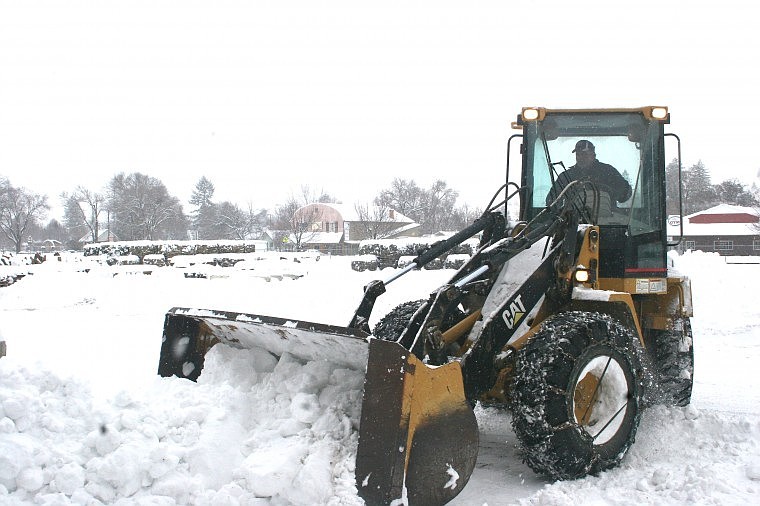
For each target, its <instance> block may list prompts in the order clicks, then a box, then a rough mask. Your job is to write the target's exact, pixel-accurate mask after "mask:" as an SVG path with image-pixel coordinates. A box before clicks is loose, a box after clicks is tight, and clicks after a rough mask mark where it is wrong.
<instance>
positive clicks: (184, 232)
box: [0, 160, 760, 252]
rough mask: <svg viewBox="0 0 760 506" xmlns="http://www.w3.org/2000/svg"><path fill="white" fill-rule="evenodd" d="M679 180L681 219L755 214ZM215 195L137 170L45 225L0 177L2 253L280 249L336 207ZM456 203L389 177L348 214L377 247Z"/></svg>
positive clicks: (76, 193)
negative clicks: (37, 248) (128, 244)
mask: <svg viewBox="0 0 760 506" xmlns="http://www.w3.org/2000/svg"><path fill="white" fill-rule="evenodd" d="M665 179H666V191H667V195H668V198H667V212H668V214H678V212H679V208H678V206H679V201H678V198H677V195H678V184H679V178H678V163H677V161H676V160H674V161H673V162H671V163H670V164H668V166H667V167H666V171H665ZM681 179H682V180H681V189H682V191H681V202H682V205H683V213H684V214H685V215H688V214H692V213H695V212H698V211H702V210H704V209H708V208H710V207H713V206H715V205H717V204H719V203H726V204H734V205H740V206H745V207H758V206H760V203H759V202H760V190H758V188H757V187H756V186H755V185H752V187H748V186H746V185H744V184H742V183H740V182H739V181H737V180H736V179H728V180H725V181H723V182H721V183H719V184H712V182H711V180H710V172H709V170H708V169H707V168H706V167H705V165H704V164H703V163H702V162H701V161H699V162H697V163H696V164H694V165H692V166H691V167H688V168H686V169H684V170H683V172H682V178H681ZM214 192H215V188H214V184H213V182H212V181H211V180H209V179H208V178H206V177H205V176H204V177H201V178H200V180H199V181H198V182H197V183H196V184H195V186H194V188H193V191H192V195H191V197H190V200H189V202H188V204H189V207H190V210H189V212H187V213H186V212H185V208H184V206H183V204H182V202H181V201H180V200H179V199H178V198H177V197H175V196H173V195H171V194H170V193H169V191H168V189H167V188H166V186H165V185H164V184H163V182H162V181H161V180H159V179H157V178H154V177H151V176H149V175H146V174H142V173H139V172H133V173H129V174H126V173H119V174H116V175H115V176H113V178H112V179H111V180H110V181H109V182H108V184H107V185H106V187H105V188H103V189H100V190H93V189H91V188H87V187H85V186H82V185H79V186H76V187H75V188H74V189H72V190H71V191H69V192H64V193H62V194H61V195H60V199H61V201H62V204H63V208H64V216H63V221H62V222H59V221H58V220H55V219H52V220H49V221H48V222H47V223H45V219H46V217H47V212H48V211H49V210H50V204H49V201H48V196H46V195H40V194H37V193H35V192H33V191H31V190H28V189H26V188H19V187H15V186H13V185H12V184H11V182H10V181H9V180H8V179H7V178H5V177H3V176H0V247H4V248H12V249H14V250H15V251H17V252H18V251H21V249H22V247H23V246H24V245H25V244H27V246H28V247H30V249H32V248H33V244H34V243H35V242H37V243H39V242H41V241H43V240H45V239H55V240H57V241H60V242H61V243H62V244H63V245H64V247H66V248H68V249H77V248H78V247H80V246H81V242H82V241H81V240H82V239H83V238H86V239H88V240H87V241H86V242H96V241H98V240H103V239H106V238H105V237H104V235H106V234H110V235H111V236H112V237H115V238H117V239H118V240H122V241H133V240H169V239H201V240H219V239H252V238H258V237H259V236H260V234H261V232H262V231H263V230H264V229H268V230H270V231H272V232H273V234H274V237H273V238H274V240H275V241H276V242H278V243H281V240H282V238H283V237H295V242H296V246H298V245H300V242H301V239H302V238H303V237H304V234H306V233H307V232H308V230H309V227H311V225H312V224H313V223H314V222H315V221H318V217H316V216H309V215H308V214H303V213H301V214H300V215H298V214H297V213H296V211H297V210H298V209H301V208H303V207H304V206H306V205H308V204H311V203H340V202H339V200H338V199H337V198H335V197H334V196H332V195H330V194H328V193H326V192H325V191H323V190H319V191H316V190H314V189H313V188H311V187H309V186H308V185H304V186H302V187H301V191H300V193H298V194H291V195H289V196H288V197H286V198H285V199H283V202H282V204H279V205H276V206H275V207H274V209H262V208H256V207H254V206H253V205H252V204H250V203H249V204H248V205H247V206H246V207H241V206H240V205H239V204H236V203H233V202H229V201H222V202H218V201H216V200H215V198H214ZM458 198H459V193H458V192H457V191H456V190H455V189H453V188H451V187H449V186H448V184H447V183H446V182H445V181H443V180H436V181H434V182H433V183H432V184H431V185H430V186H428V187H422V186H420V185H419V184H418V183H417V182H416V181H414V180H413V179H403V178H396V179H394V180H393V182H392V183H391V184H390V186H389V187H388V188H384V189H381V190H380V191H379V192H378V193H377V195H376V197H375V198H374V199H373V200H372V201H371V202H366V203H361V202H357V203H355V204H353V207H354V210H355V211H356V215H357V216H358V217H359V224H360V226H362V227H364V229H365V230H364V231H363V232H364V233H363V235H364V236H365V237H368V238H373V239H376V238H379V237H382V236H383V234H385V233H386V232H387V231H389V230H390V228H391V227H393V226H394V225H393V224H392V223H389V219H388V216H389V213H388V210H391V209H392V210H394V211H395V212H398V213H401V214H403V215H404V216H407V217H408V218H411V219H412V220H414V221H415V222H417V223H419V224H420V226H421V230H422V233H426V234H428V233H434V232H438V231H441V230H459V229H461V228H464V227H465V226H467V225H469V224H470V223H472V221H473V220H474V219H475V218H477V216H478V215H479V214H480V212H481V210H480V209H477V208H471V207H469V206H468V205H467V204H463V205H458V204H457V199H458ZM30 242H31V243H32V244H31V245H30V244H28V243H30Z"/></svg>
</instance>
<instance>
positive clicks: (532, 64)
mask: <svg viewBox="0 0 760 506" xmlns="http://www.w3.org/2000/svg"><path fill="white" fill-rule="evenodd" d="M756 5H759V4H756V3H755V2H749V1H746V2H744V1H737V0H724V1H721V2H709V3H707V2H696V1H692V2H665V1H662V0H659V1H650V0H645V1H636V2H626V3H622V2H608V1H573V2H567V1H555V0H542V1H540V2H535V1H530V0H524V1H522V2H502V1H490V2H448V1H440V0H439V1H435V2H430V1H383V2H372V3H370V2H359V1H290V2H285V1H279V2H275V1H267V2H264V1H223V0H222V1H220V0H214V1H207V2H202V1H181V2H180V1H112V0H98V1H33V0H28V1H23V2H22V1H13V2H12V1H7V0H0V175H3V176H5V177H7V178H9V179H10V181H11V183H12V184H14V185H15V186H24V187H27V188H29V189H30V190H33V191H36V192H38V193H45V194H48V196H49V198H50V200H51V204H54V205H57V204H58V197H57V196H58V195H59V194H60V192H61V191H71V190H73V188H74V187H75V186H76V185H78V184H82V185H84V186H86V187H88V188H90V189H93V190H100V189H102V188H103V187H104V185H105V184H106V183H107V182H108V181H109V180H110V179H111V177H113V176H114V175H115V174H116V173H118V172H122V171H123V172H127V173H129V172H134V171H139V172H143V173H146V174H149V175H151V176H153V177H157V178H159V179H161V180H162V181H163V182H164V183H165V184H166V185H167V187H168V189H169V191H170V193H172V194H173V195H175V196H177V197H178V198H180V200H182V201H183V203H184V204H185V209H186V211H189V210H190V206H189V204H188V203H187V200H188V199H189V197H190V194H191V192H192V189H193V187H194V186H195V183H196V182H197V181H198V179H199V178H200V177H201V176H203V175H205V176H206V177H208V178H209V179H210V180H211V181H212V182H213V183H214V185H215V186H216V194H215V200H216V201H222V200H231V201H234V202H237V203H240V204H241V205H247V203H248V202H250V203H252V204H253V206H254V207H256V208H261V207H265V208H271V207H273V206H274V205H276V204H278V203H282V202H284V201H285V200H286V199H287V197H288V196H289V195H290V194H291V193H297V192H298V191H299V188H300V186H301V185H303V184H308V185H310V186H311V187H312V188H315V189H323V190H324V191H326V192H327V193H330V194H332V195H334V196H335V197H337V198H338V199H340V200H341V201H342V202H344V203H346V204H353V203H355V202H357V201H361V202H368V201H370V200H371V199H372V198H373V197H374V196H375V195H377V193H378V192H379V191H380V190H381V189H383V188H386V187H388V186H389V185H390V183H391V181H392V180H393V178H394V177H404V178H412V179H414V180H416V181H417V182H418V184H420V185H421V186H428V185H429V184H430V183H431V182H432V181H433V180H434V179H435V178H442V179H444V180H445V181H447V182H448V183H449V185H450V186H451V187H453V188H454V189H456V190H458V191H459V192H460V199H459V203H460V204H461V203H465V202H466V203H468V204H469V205H471V206H473V207H475V206H478V207H482V206H483V205H485V203H486V202H487V200H488V199H489V198H490V197H491V194H492V193H493V191H495V189H496V188H497V187H498V185H499V184H501V182H502V180H503V173H504V165H505V161H506V140H507V138H508V137H509V136H510V135H511V134H512V133H513V131H512V130H511V129H510V128H509V125H510V123H511V122H512V121H513V120H514V119H515V118H516V115H517V113H518V112H519V111H520V108H521V107H522V106H526V105H542V106H546V107H637V106H642V105H668V106H669V107H670V110H671V117H672V125H671V126H670V127H669V131H671V132H675V133H677V134H678V135H679V136H680V137H681V140H682V148H683V153H682V156H683V161H684V163H685V165H686V166H687V167H688V166H689V165H690V164H692V163H694V162H696V161H697V160H699V159H701V160H702V161H703V162H704V163H705V165H706V166H707V168H708V169H709V170H710V171H711V174H712V179H713V183H718V182H721V181H723V180H725V179H728V178H738V179H740V180H741V181H743V182H745V183H747V184H749V183H752V182H754V181H757V173H758V169H759V168H760V160H758V159H757V158H756V156H755V155H754V153H755V152H756V151H757V149H756V145H757V130H758V128H757V125H756V118H759V117H760V100H758V99H757V96H756V95H757V90H758V89H760V86H759V84H760V82H759V78H758V77H757V70H756V69H755V67H756V65H757V61H758V56H757V55H758V49H760V43H758V39H757V28H756V26H755V25H756V22H757V19H758V11H759V10H760V8H759V7H756ZM600 158H602V159H603V157H602V155H601V154H600Z"/></svg>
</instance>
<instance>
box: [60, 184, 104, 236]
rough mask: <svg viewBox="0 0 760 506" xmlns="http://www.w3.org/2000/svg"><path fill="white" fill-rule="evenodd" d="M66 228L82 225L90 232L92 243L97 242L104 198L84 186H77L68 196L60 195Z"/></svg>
mask: <svg viewBox="0 0 760 506" xmlns="http://www.w3.org/2000/svg"><path fill="white" fill-rule="evenodd" d="M61 198H62V199H63V200H64V208H65V213H66V215H65V217H66V221H67V226H70V228H79V226H81V225H84V226H85V227H87V230H88V231H89V232H90V236H91V237H92V242H97V240H98V236H99V235H100V216H101V214H102V213H103V212H104V210H105V202H106V198H105V196H103V195H102V194H100V193H97V192H94V191H92V190H89V189H87V188H85V187H84V186H81V185H80V186H77V187H76V188H75V189H74V191H73V192H72V193H71V194H70V195H69V194H67V193H62V194H61Z"/></svg>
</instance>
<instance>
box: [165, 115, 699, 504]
mask: <svg viewBox="0 0 760 506" xmlns="http://www.w3.org/2000/svg"><path fill="white" fill-rule="evenodd" d="M669 122H670V115H669V112H668V109H667V108H665V107H653V106H647V107H641V108H633V109H588V110H586V109H578V110H565V109H547V108H541V107H526V108H523V109H522V111H521V113H520V114H519V115H518V117H517V121H516V122H514V123H513V124H512V126H513V128H515V129H517V130H520V132H519V133H516V134H515V135H513V136H512V137H510V139H509V141H508V150H507V159H508V161H507V168H506V178H505V182H504V184H503V186H502V187H501V188H500V189H499V190H498V191H496V192H494V196H493V198H492V199H491V200H490V202H489V203H488V205H487V206H486V210H485V211H484V212H483V214H482V215H481V216H480V217H479V218H478V219H477V220H475V221H474V222H473V223H472V224H471V225H470V226H468V227H466V228H465V229H463V230H461V231H460V232H458V233H456V234H454V235H453V236H451V237H450V238H449V239H446V240H444V241H441V242H439V243H435V244H433V245H431V246H430V247H429V248H428V249H426V250H424V251H421V252H420V254H419V255H418V256H417V257H416V258H415V259H414V261H413V262H412V263H410V264H409V265H408V266H407V267H405V268H404V269H401V270H397V271H394V273H393V275H392V276H390V278H389V279H386V280H384V281H381V280H377V281H373V282H371V283H369V284H368V285H367V286H365V287H364V294H363V297H362V298H361V300H360V302H359V304H358V307H357V309H356V311H355V313H354V315H353V317H352V318H351V320H350V322H349V324H348V325H347V326H346V327H339V326H330V325H323V324H319V323H313V322H305V321H298V320H292V319H287V318H280V317H272V316H264V315H258V314H255V313H250V314H249V313H237V312H226V311H219V310H203V309H193V308H173V309H171V310H170V311H169V312H168V313H167V315H166V319H165V325H164V334H163V343H162V347H161V357H160V364H159V370H158V372H159V374H161V375H164V376H169V375H177V376H180V377H185V378H188V379H191V380H195V379H197V377H198V376H199V374H200V373H201V370H202V367H203V359H204V355H205V354H206V352H207V351H208V349H209V348H210V347H211V346H214V345H216V344H225V345H229V346H236V347H253V346H258V347H263V348H265V349H267V350H269V351H270V352H272V353H275V354H282V353H289V354H291V355H294V356H296V357H299V358H300V359H302V360H304V361H308V360H327V361H331V362H336V363H339V364H343V365H345V366H346V367H352V368H356V369H359V370H365V371H366V373H365V374H366V375H365V383H364V392H363V401H362V410H361V419H360V427H359V440H358V448H357V455H356V466H355V475H356V486H357V489H358V493H359V495H360V496H361V497H362V498H363V499H364V500H365V502H366V503H367V504H371V505H375V504H412V505H437V504H445V503H447V502H449V501H450V500H451V499H453V498H454V497H455V496H456V495H457V494H458V493H459V492H460V491H461V490H462V489H463V487H464V486H465V484H466V483H467V481H468V479H469V477H470V475H471V473H472V472H473V469H474V467H475V462H476V458H477V454H478V426H477V420H476V417H475V414H474V411H473V409H474V407H475V406H476V405H477V404H478V403H482V404H484V405H495V406H499V407H502V408H504V411H505V416H511V421H512V426H513V428H514V431H515V433H516V436H517V439H518V441H519V445H520V447H521V452H522V457H523V460H524V462H525V463H526V464H527V465H528V466H529V467H530V468H532V469H533V470H534V471H535V472H536V473H539V474H540V475H542V476H546V477H549V478H552V479H574V478H579V477H583V476H586V475H588V474H594V473H598V472H600V471H603V470H605V469H608V468H611V467H613V466H615V465H617V464H618V463H619V462H620V461H621V459H623V458H624V456H625V454H626V452H627V450H628V449H629V447H630V446H631V444H632V443H633V441H634V437H635V435H636V429H637V427H638V424H639V419H640V416H641V413H642V409H644V408H645V406H647V405H649V404H652V403H657V402H660V403H667V404H671V405H677V406H683V405H686V404H688V403H689V400H690V396H691V387H692V372H693V347H692V335H691V327H690V323H689V322H690V317H691V316H692V305H691V288H690V282H689V280H688V278H686V277H683V276H680V275H678V274H677V273H674V272H670V271H669V269H668V258H667V249H668V247H669V246H671V245H674V243H673V242H669V241H672V240H673V237H675V239H676V241H677V240H678V236H677V235H676V236H671V237H669V236H668V232H667V227H666V220H667V216H666V211H665V209H666V207H665V202H666V194H665V188H666V185H665V160H666V155H665V144H666V140H667V141H668V145H669V146H671V145H674V146H675V147H676V148H677V150H678V156H677V160H679V161H678V167H679V176H680V140H679V139H678V137H677V136H675V135H674V134H666V133H665V132H664V127H665V125H666V124H669ZM582 141H583V142H582ZM584 142H585V143H587V144H584ZM589 145H591V147H593V148H595V153H594V154H595V156H598V158H599V160H604V162H605V163H607V164H608V165H612V166H613V168H614V169H615V170H617V171H618V172H619V174H620V177H621V178H622V179H624V180H625V182H626V184H627V188H628V191H627V192H624V193H625V195H622V196H621V195H617V193H619V192H616V191H613V189H612V188H611V185H610V183H611V181H610V177H611V176H610V174H611V173H608V175H607V177H606V178H602V179H601V180H599V179H597V180H594V179H593V178H592V177H572V178H571V177H570V176H571V175H572V174H573V165H574V163H573V162H574V160H573V158H572V157H573V153H574V151H575V150H576V149H581V148H583V147H585V148H588V146H589ZM516 153H519V155H518V154H516ZM576 156H580V155H576ZM511 158H515V159H518V158H519V159H520V162H521V163H520V167H518V168H514V167H512V168H511V167H510V159H511ZM616 177H617V176H616ZM513 179H514V181H513ZM621 184H623V183H621ZM667 198H668V199H672V198H675V199H678V202H679V203H680V194H679V195H668V196H667ZM621 200H622V201H621ZM679 205H680V204H679ZM513 210H515V211H513ZM514 214H517V215H518V216H517V219H516V220H514V219H509V217H510V215H514ZM472 237H477V238H478V239H479V242H478V248H477V251H476V252H475V253H474V254H473V255H472V257H471V258H470V260H469V261H468V262H467V263H465V264H464V265H463V266H462V267H461V268H460V269H459V270H457V271H456V272H455V273H454V274H453V276H452V277H451V279H450V280H449V281H448V282H447V283H446V284H444V285H443V286H441V287H439V288H438V289H437V290H435V291H434V292H433V293H430V294H421V298H420V299H419V300H412V301H408V302H406V303H404V304H401V305H400V306H398V307H396V308H395V309H393V310H392V311H391V312H390V313H388V314H387V315H385V316H383V317H382V318H381V319H379V321H378V322H377V324H376V325H375V326H374V328H371V326H370V317H371V313H372V309H373V306H374V304H375V301H376V300H377V298H378V297H379V296H380V295H382V294H383V293H384V292H385V291H386V289H387V287H388V285H390V284H391V282H393V281H394V280H396V279H398V278H399V277H401V276H403V275H405V274H407V273H408V272H410V271H411V270H414V269H419V268H421V267H423V266H424V265H426V264H427V263H429V262H431V261H432V260H434V259H436V258H440V257H442V256H443V255H445V254H446V253H447V252H448V251H450V250H451V249H452V248H454V247H455V246H457V245H458V244H460V243H462V242H463V241H465V240H467V239H469V238H472Z"/></svg>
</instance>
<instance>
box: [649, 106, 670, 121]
mask: <svg viewBox="0 0 760 506" xmlns="http://www.w3.org/2000/svg"><path fill="white" fill-rule="evenodd" d="M652 117H653V118H654V119H666V118H667V117H668V108H667V107H652Z"/></svg>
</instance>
